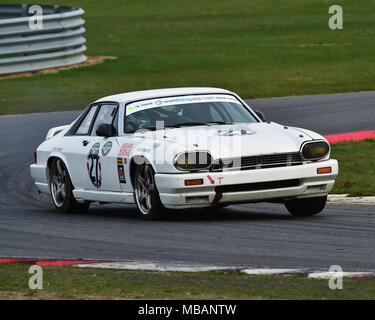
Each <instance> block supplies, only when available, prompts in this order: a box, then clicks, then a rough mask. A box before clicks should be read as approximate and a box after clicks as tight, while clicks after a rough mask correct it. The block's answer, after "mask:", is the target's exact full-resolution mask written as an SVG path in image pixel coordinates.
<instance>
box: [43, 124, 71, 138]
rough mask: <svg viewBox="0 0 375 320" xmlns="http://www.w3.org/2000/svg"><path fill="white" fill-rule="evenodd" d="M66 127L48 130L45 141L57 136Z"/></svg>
mask: <svg viewBox="0 0 375 320" xmlns="http://www.w3.org/2000/svg"><path fill="white" fill-rule="evenodd" d="M67 127H69V126H68V125H67V126H60V127H55V128H51V129H49V131H48V133H47V135H46V140H47V139H51V138H52V137H54V136H55V135H57V134H59V133H60V132H61V131H63V130H64V129H66V128H67Z"/></svg>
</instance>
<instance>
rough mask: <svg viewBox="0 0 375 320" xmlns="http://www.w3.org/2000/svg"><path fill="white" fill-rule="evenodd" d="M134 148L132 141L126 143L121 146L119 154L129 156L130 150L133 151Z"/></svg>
mask: <svg viewBox="0 0 375 320" xmlns="http://www.w3.org/2000/svg"><path fill="white" fill-rule="evenodd" d="M132 149H133V144H132V143H124V144H123V145H122V146H121V148H120V152H119V154H118V155H119V156H126V157H128V156H129V155H130V152H131V151H132Z"/></svg>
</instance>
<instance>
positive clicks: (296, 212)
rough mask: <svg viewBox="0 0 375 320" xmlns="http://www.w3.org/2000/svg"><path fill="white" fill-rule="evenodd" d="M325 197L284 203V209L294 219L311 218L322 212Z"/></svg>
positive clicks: (325, 200)
mask: <svg viewBox="0 0 375 320" xmlns="http://www.w3.org/2000/svg"><path fill="white" fill-rule="evenodd" d="M326 202H327V196H324V197H315V198H304V199H294V200H287V201H285V207H286V208H287V209H288V211H289V212H290V213H291V215H293V216H296V217H306V216H313V215H315V214H318V213H320V212H321V211H323V209H324V207H325V205H326Z"/></svg>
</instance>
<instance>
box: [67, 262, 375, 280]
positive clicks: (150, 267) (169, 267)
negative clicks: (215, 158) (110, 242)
mask: <svg viewBox="0 0 375 320" xmlns="http://www.w3.org/2000/svg"><path fill="white" fill-rule="evenodd" d="M74 266H75V267H80V268H99V269H117V270H140V271H164V272H165V271H169V272H209V271H239V272H241V273H245V274H247V275H253V276H275V275H280V276H286V275H304V276H307V277H308V278H309V279H327V280H328V279H331V278H332V277H338V276H342V277H343V278H366V277H375V272H369V271H363V272H362V271H361V272H341V273H339V272H328V271H311V269H310V270H308V269H287V268H273V269H272V268H259V269H256V268H238V267H234V266H215V265H187V264H183V263H154V262H136V261H124V262H104V263H90V264H84V263H82V264H76V265H74Z"/></svg>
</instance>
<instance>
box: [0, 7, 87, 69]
mask: <svg viewBox="0 0 375 320" xmlns="http://www.w3.org/2000/svg"><path fill="white" fill-rule="evenodd" d="M30 6H31V5H0V75H2V74H10V73H17V72H25V71H35V70H41V69H47V68H54V67H61V66H67V65H71V64H75V63H80V62H83V61H85V60H86V59H87V58H86V56H85V55H84V54H83V53H84V51H85V50H86V47H85V45H84V43H85V42H86V39H85V38H84V37H83V34H84V32H85V31H86V30H85V28H84V27H83V25H84V23H85V21H84V20H83V19H82V17H81V16H82V15H83V14H84V11H83V10H82V9H80V8H71V7H65V6H41V7H42V9H43V28H42V29H39V30H35V29H31V28H30V27H29V19H30V16H31V15H29V13H28V12H29V7H30Z"/></svg>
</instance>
